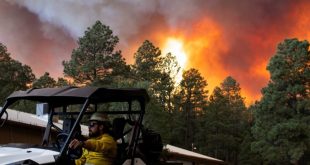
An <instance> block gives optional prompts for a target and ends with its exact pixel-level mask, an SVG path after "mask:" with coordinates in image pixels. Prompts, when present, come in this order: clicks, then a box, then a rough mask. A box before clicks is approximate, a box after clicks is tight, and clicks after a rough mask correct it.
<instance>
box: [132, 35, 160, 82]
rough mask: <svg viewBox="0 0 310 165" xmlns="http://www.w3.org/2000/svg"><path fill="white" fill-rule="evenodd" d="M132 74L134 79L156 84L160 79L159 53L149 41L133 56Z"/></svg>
mask: <svg viewBox="0 0 310 165" xmlns="http://www.w3.org/2000/svg"><path fill="white" fill-rule="evenodd" d="M134 58H135V64H134V66H133V67H134V72H135V75H136V78H138V79H139V80H142V81H150V82H152V83H156V82H158V81H159V80H158V78H159V77H160V74H161V71H160V63H161V61H162V57H161V51H160V50H159V48H158V47H155V46H154V45H153V44H152V43H151V42H150V41H148V40H146V41H144V42H143V44H142V45H141V46H140V47H139V48H138V51H137V52H136V53H135V54H134Z"/></svg>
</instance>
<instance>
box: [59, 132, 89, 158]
mask: <svg viewBox="0 0 310 165" xmlns="http://www.w3.org/2000/svg"><path fill="white" fill-rule="evenodd" d="M68 136H69V134H68V133H64V132H62V133H59V134H58V135H57V137H56V145H57V147H58V148H59V150H60V149H61V147H62V146H61V145H60V144H61V141H60V140H61V139H66V138H67V137H68ZM63 143H65V142H63ZM66 154H67V155H68V156H69V158H70V159H78V158H80V157H81V156H82V154H83V150H82V147H78V148H75V149H72V148H68V150H67V152H66Z"/></svg>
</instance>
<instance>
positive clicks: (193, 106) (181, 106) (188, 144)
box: [176, 68, 208, 149]
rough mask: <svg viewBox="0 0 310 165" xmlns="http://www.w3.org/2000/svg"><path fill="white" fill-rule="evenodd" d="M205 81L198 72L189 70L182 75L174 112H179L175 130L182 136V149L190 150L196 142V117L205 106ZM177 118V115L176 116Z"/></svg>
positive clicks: (197, 127) (197, 128) (197, 129)
mask: <svg viewBox="0 0 310 165" xmlns="http://www.w3.org/2000/svg"><path fill="white" fill-rule="evenodd" d="M206 86H207V82H206V80H204V78H203V77H202V76H201V74H200V73H199V71H198V70H196V69H193V68H191V69H189V70H187V71H185V72H184V73H183V79H182V81H181V83H180V89H179V92H178V94H177V95H176V104H177V105H176V112H180V113H181V114H180V115H179V118H178V119H177V120H180V121H182V123H181V125H178V126H177V127H180V128H177V129H176V130H178V131H180V132H178V134H179V136H180V135H182V136H183V137H180V138H182V141H183V143H182V144H180V145H181V146H182V147H185V148H187V149H192V147H193V145H194V144H196V142H197V139H196V138H197V137H196V136H197V135H198V134H199V133H197V132H198V131H199V126H198V125H199V123H198V120H197V118H198V116H199V113H201V112H202V111H203V109H204V108H205V107H206V105H207V93H208V91H207V90H206V89H205V88H206ZM176 116H177V115H176Z"/></svg>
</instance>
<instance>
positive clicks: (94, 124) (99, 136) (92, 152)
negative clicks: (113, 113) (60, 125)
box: [69, 112, 117, 165]
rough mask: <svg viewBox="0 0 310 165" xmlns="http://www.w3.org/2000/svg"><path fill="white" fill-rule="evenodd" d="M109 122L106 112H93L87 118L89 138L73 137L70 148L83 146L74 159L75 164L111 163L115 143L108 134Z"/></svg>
mask: <svg viewBox="0 0 310 165" xmlns="http://www.w3.org/2000/svg"><path fill="white" fill-rule="evenodd" d="M110 128H111V122H110V121H109V119H108V116H107V114H104V113H100V112H95V113H94V114H92V116H91V117H90V119H89V125H88V129H89V139H88V140H86V141H79V140H78V139H73V140H72V141H71V142H70V144H69V148H70V149H76V148H78V147H83V154H82V156H81V157H80V158H79V159H76V160H75V164H77V165H83V164H85V165H90V164H91V165H99V164H100V165H112V164H113V162H114V159H115V157H116V154H117V153H116V152H117V144H116V142H115V140H114V139H113V137H112V136H111V135H110V134H109V132H110V131H109V130H110Z"/></svg>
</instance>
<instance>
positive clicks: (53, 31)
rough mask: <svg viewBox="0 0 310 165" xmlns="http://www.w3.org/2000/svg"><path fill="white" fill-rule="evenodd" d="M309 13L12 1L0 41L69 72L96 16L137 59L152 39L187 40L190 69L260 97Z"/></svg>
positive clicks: (264, 3) (46, 67) (5, 6)
mask: <svg viewBox="0 0 310 165" xmlns="http://www.w3.org/2000/svg"><path fill="white" fill-rule="evenodd" d="M308 11H310V3H309V2H308V1H306V0H304V1H302V0H300V1H299V0H298V1H290V0H282V1H273V0H251V1H248V0H239V1H227V0H217V1H214V0H195V1H193V0H169V1H166V0H148V1H142V0H130V1H126V0H89V1H84V0H53V1H38V0H10V1H9V0H8V1H1V3H0V20H1V22H2V24H1V26H0V42H2V43H3V44H4V45H6V46H7V47H8V50H9V52H10V53H11V55H12V57H13V58H14V59H17V60H19V61H21V62H22V63H24V64H27V65H30V66H31V68H32V69H33V71H34V73H35V74H36V75H37V77H38V76H41V75H43V73H44V72H50V73H51V75H52V76H53V77H61V76H62V71H63V67H62V65H61V61H63V60H68V59H69V58H70V55H71V51H72V49H74V48H75V47H76V46H77V44H76V41H77V39H78V38H79V37H82V36H83V34H84V31H85V30H86V29H87V27H90V26H92V25H93V24H94V22H95V21H96V20H100V21H101V22H102V23H104V24H105V25H108V26H110V28H111V29H112V30H113V32H114V34H115V35H117V36H118V37H119V38H120V43H119V45H118V49H121V50H122V52H123V55H124V56H125V58H126V59H127V61H128V62H129V63H131V62H132V59H133V53H134V52H135V51H136V50H137V48H138V47H139V46H140V45H141V44H142V42H143V41H144V40H146V39H148V40H150V41H151V42H153V43H154V44H155V46H158V47H160V48H161V47H162V46H163V43H164V42H165V40H166V39H167V38H168V37H175V38H180V39H182V41H183V42H184V47H185V49H186V50H187V53H188V59H189V60H188V62H187V68H191V67H194V68H196V69H198V70H199V71H200V72H201V73H202V75H203V76H204V77H205V79H206V80H207V81H208V84H209V88H210V91H212V88H213V87H215V86H218V85H219V84H220V82H221V81H223V79H224V78H225V77H227V76H232V77H234V78H235V79H236V80H237V81H238V82H239V83H240V85H241V88H242V91H243V94H244V95H245V96H246V97H247V98H248V101H253V100H255V99H258V98H259V97H260V89H261V88H262V87H264V86H265V85H266V84H267V82H268V80H269V75H268V72H267V71H266V69H265V68H266V65H267V64H268V60H269V59H270V57H271V56H272V55H273V54H274V53H275V51H276V45H277V44H278V43H279V42H281V41H282V40H283V39H285V38H291V37H297V38H299V39H300V40H303V39H309V38H310V33H309V32H308V28H307V27H309V25H310V19H309V18H308V17H307V16H308V15H309V14H310V12H308Z"/></svg>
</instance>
